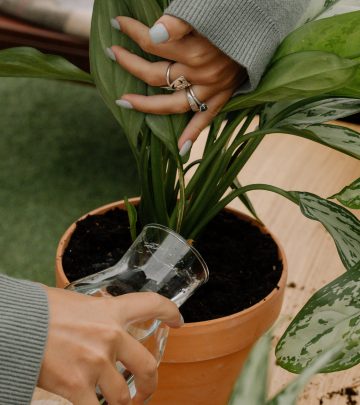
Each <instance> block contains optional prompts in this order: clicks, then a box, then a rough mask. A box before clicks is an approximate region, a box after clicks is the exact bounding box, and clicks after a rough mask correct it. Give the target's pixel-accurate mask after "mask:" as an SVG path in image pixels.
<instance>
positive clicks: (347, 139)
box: [283, 124, 360, 159]
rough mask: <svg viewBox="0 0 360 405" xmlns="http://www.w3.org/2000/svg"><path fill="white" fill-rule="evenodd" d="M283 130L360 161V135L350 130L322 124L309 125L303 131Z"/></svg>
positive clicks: (296, 129)
mask: <svg viewBox="0 0 360 405" xmlns="http://www.w3.org/2000/svg"><path fill="white" fill-rule="evenodd" d="M283 130H284V131H287V132H288V133H290V134H291V133H292V134H294V135H297V136H303V137H304V138H307V139H310V140H312V141H315V142H319V143H321V144H322V145H326V146H329V147H330V148H333V149H335V150H338V151H340V152H343V153H345V154H347V155H349V156H352V157H355V158H356V159H360V133H359V132H357V131H354V130H352V129H350V128H346V127H341V126H338V125H330V124H328V125H325V124H323V125H310V126H308V127H307V128H305V129H298V128H296V127H291V126H288V127H283Z"/></svg>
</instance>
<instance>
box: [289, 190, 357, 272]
mask: <svg viewBox="0 0 360 405" xmlns="http://www.w3.org/2000/svg"><path fill="white" fill-rule="evenodd" d="M290 194H291V195H292V196H293V197H295V198H297V199H298V201H299V205H300V209H301V212H302V213H303V214H304V215H305V216H306V217H307V218H309V219H313V220H315V221H319V222H321V223H322V225H323V226H324V227H325V228H326V230H327V231H328V232H329V233H330V235H331V236H332V237H333V239H334V241H335V244H336V247H337V250H338V253H339V256H340V258H341V260H342V262H343V263H344V266H345V267H346V268H347V269H348V270H350V269H351V268H352V267H353V266H355V265H356V264H357V263H358V262H359V261H360V221H359V220H358V219H357V218H356V217H355V216H354V215H353V214H352V213H351V212H349V211H347V210H346V209H345V208H343V207H341V206H339V205H337V204H335V203H333V202H331V201H328V200H325V199H323V198H321V197H318V196H316V195H314V194H311V193H303V192H291V193H290Z"/></svg>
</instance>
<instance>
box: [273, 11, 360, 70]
mask: <svg viewBox="0 0 360 405" xmlns="http://www.w3.org/2000/svg"><path fill="white" fill-rule="evenodd" d="M359 9H360V6H359ZM359 43H360V11H355V12H352V13H346V14H341V15H337V16H335V17H329V18H325V19H322V20H317V21H312V22H310V23H307V24H305V25H303V26H302V27H300V28H298V29H297V30H295V31H293V32H292V33H290V34H289V35H288V36H287V37H286V38H285V39H284V41H283V42H282V43H281V45H280V46H279V48H278V49H277V51H276V53H275V55H274V57H273V62H275V61H277V60H279V59H280V58H283V57H284V56H286V55H290V54H292V53H295V52H303V51H322V52H330V53H334V54H336V55H338V56H341V57H343V58H346V59H354V58H359V57H360V51H359Z"/></svg>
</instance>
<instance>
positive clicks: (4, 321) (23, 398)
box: [0, 275, 48, 405]
mask: <svg viewBox="0 0 360 405" xmlns="http://www.w3.org/2000/svg"><path fill="white" fill-rule="evenodd" d="M47 326H48V304H47V295H46V292H45V290H44V288H43V287H42V286H41V285H39V284H35V283H30V282H27V281H20V280H14V279H11V278H8V277H5V276H2V275H0V404H4V405H5V404H6V405H28V404H29V403H30V402H31V398H32V394H33V391H34V388H35V386H36V383H37V380H38V376H39V371H40V365H41V361H42V357H43V352H44V348H45V344H46V339H47Z"/></svg>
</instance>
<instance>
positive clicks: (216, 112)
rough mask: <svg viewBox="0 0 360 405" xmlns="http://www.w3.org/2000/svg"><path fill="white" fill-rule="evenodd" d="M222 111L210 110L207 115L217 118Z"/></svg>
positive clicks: (219, 109) (217, 109) (219, 108)
mask: <svg viewBox="0 0 360 405" xmlns="http://www.w3.org/2000/svg"><path fill="white" fill-rule="evenodd" d="M220 111H221V107H217V108H209V109H208V110H207V113H208V115H209V116H210V117H211V118H215V117H216V116H217V115H218V114H219V112H220Z"/></svg>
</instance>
